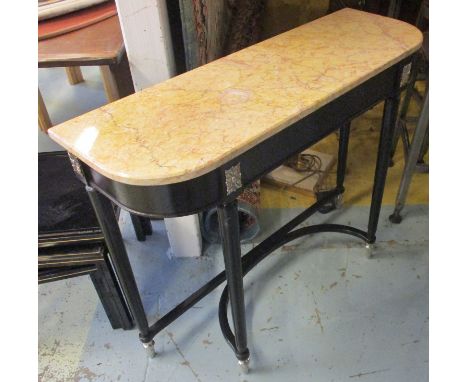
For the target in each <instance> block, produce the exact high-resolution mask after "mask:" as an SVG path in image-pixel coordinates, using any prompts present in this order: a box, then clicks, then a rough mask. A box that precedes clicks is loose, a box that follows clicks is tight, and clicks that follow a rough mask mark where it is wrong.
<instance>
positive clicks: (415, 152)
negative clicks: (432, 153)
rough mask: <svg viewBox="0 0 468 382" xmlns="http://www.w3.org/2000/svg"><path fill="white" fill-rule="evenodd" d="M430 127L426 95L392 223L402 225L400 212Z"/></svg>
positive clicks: (391, 216)
mask: <svg viewBox="0 0 468 382" xmlns="http://www.w3.org/2000/svg"><path fill="white" fill-rule="evenodd" d="M428 126H429V95H426V97H425V99H424V103H423V107H422V110H421V115H420V117H419V120H418V124H417V126H416V130H415V132H414V138H413V141H412V142H411V148H410V152H409V155H408V161H407V162H406V165H405V169H404V171H403V176H402V178H401V182H400V187H399V189H398V194H397V197H396V201H395V210H394V211H393V214H392V215H390V217H389V219H390V221H391V222H392V223H396V224H398V223H400V222H401V215H400V212H401V210H402V209H403V207H404V206H405V201H406V195H407V194H408V189H409V186H410V184H411V178H412V176H413V174H414V171H415V169H416V165H417V162H418V157H419V153H420V151H421V147H422V145H423V144H424V137H425V135H426V132H427V128H428Z"/></svg>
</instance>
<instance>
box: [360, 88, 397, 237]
mask: <svg viewBox="0 0 468 382" xmlns="http://www.w3.org/2000/svg"><path fill="white" fill-rule="evenodd" d="M398 101H399V99H398V93H397V94H395V95H393V96H391V97H389V98H387V99H386V100H385V106H384V114H383V119H382V128H381V130H380V140H379V149H378V154H377V164H376V166H375V175H374V187H373V190H372V201H371V207H370V213H369V222H368V226H367V241H368V245H370V244H372V243H374V242H375V233H376V232H377V224H378V222H379V215H380V207H381V205H382V197H383V193H384V187H385V180H386V177H387V170H388V164H389V160H390V150H391V144H392V137H393V131H394V129H395V125H396V121H397V116H398Z"/></svg>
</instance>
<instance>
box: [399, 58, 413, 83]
mask: <svg viewBox="0 0 468 382" xmlns="http://www.w3.org/2000/svg"><path fill="white" fill-rule="evenodd" d="M410 74H411V62H410V63H409V64H406V65H405V66H404V67H403V70H402V71H401V80H400V87H403V86H405V85H406V84H407V83H408V80H409V77H410Z"/></svg>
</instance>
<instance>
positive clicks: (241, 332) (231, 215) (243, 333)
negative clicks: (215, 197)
mask: <svg viewBox="0 0 468 382" xmlns="http://www.w3.org/2000/svg"><path fill="white" fill-rule="evenodd" d="M218 220H219V231H220V233H221V238H222V241H223V255H224V265H225V268H226V280H227V287H228V292H229V301H230V303H231V313H232V322H233V324H234V336H235V353H236V357H237V359H238V360H239V364H240V366H241V367H242V368H244V369H247V367H248V362H249V355H250V354H249V349H248V348H247V329H246V324H245V305H244V287H243V280H242V277H243V274H242V263H241V250H240V238H239V214H238V211H237V200H234V201H232V202H229V203H227V204H223V205H221V206H219V207H218Z"/></svg>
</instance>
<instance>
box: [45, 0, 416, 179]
mask: <svg viewBox="0 0 468 382" xmlns="http://www.w3.org/2000/svg"><path fill="white" fill-rule="evenodd" d="M421 42H422V34H421V33H420V31H419V30H418V29H416V28H415V27H413V26H411V25H409V24H406V23H404V22H402V21H398V20H395V19H391V18H387V17H383V16H379V15H375V14H370V13H366V12H361V11H357V10H353V9H348V8H347V9H343V10H340V11H338V12H335V13H333V14H331V15H328V16H325V17H322V18H320V19H318V20H315V21H312V22H310V23H308V24H304V25H302V26H300V27H298V28H295V29H293V30H290V31H288V32H285V33H283V34H281V35H278V36H275V37H273V38H271V39H268V40H265V41H263V42H260V43H258V44H256V45H253V46H251V47H249V48H247V49H243V50H241V51H239V52H236V53H234V54H231V55H229V56H226V57H224V58H221V59H219V60H216V61H213V62H211V63H209V64H207V65H204V66H202V67H199V68H197V69H194V70H192V71H190V72H187V73H184V74H182V75H179V76H177V77H174V78H171V79H169V80H167V81H165V82H163V83H160V84H158V85H154V86H152V87H150V88H147V89H145V90H143V91H141V92H138V93H136V94H133V95H131V96H128V97H126V98H123V99H120V100H118V101H115V102H113V103H111V104H108V105H105V106H103V107H100V108H98V109H96V110H93V111H91V112H89V113H86V114H84V115H81V116H79V117H77V118H75V119H72V120H70V121H67V122H65V123H62V124H60V125H57V126H55V127H53V128H51V129H50V130H49V134H50V137H51V138H52V139H53V140H55V141H56V142H57V143H59V144H60V145H62V146H63V147H64V148H65V149H66V150H68V151H69V152H71V153H72V154H74V155H76V156H77V157H79V158H80V159H81V160H82V161H83V162H85V163H87V164H88V165H89V166H91V167H92V168H93V169H95V170H96V171H97V172H99V173H101V174H102V175H104V176H106V177H108V178H110V179H113V180H116V181H119V182H122V183H126V184H133V185H163V184H170V183H176V182H181V181H184V180H189V179H192V178H195V177H198V176H200V175H203V174H205V173H208V172H209V171H211V170H213V169H215V168H217V167H219V166H221V165H222V164H224V163H226V162H228V161H229V160H231V159H233V158H235V157H236V156H238V155H240V154H242V153H243V152H245V151H247V150H248V149H250V148H252V147H254V146H255V145H257V144H258V143H259V142H261V141H263V140H265V139H267V138H269V137H270V136H272V135H274V134H275V133H277V132H278V131H280V130H282V129H284V128H286V127H288V126H289V125H291V124H292V123H294V122H295V121H298V120H299V119H301V118H303V117H304V116H306V115H308V114H310V113H311V112H313V111H315V110H317V109H318V108H320V107H321V106H323V105H325V104H327V103H329V102H330V101H332V100H334V99H335V98H337V97H339V96H340V95H342V94H344V93H346V92H347V91H349V90H350V89H352V88H354V87H356V86H358V85H359V84H361V83H363V82H365V81H366V80H367V79H369V78H371V77H373V76H375V75H376V74H378V73H380V72H382V71H383V70H385V69H386V68H388V67H390V66H391V65H393V64H395V63H397V62H399V61H400V60H402V59H403V58H405V57H407V56H409V55H410V54H412V53H413V52H415V51H416V50H417V49H418V48H419V47H420V45H421ZM259 160H260V159H259Z"/></svg>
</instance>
